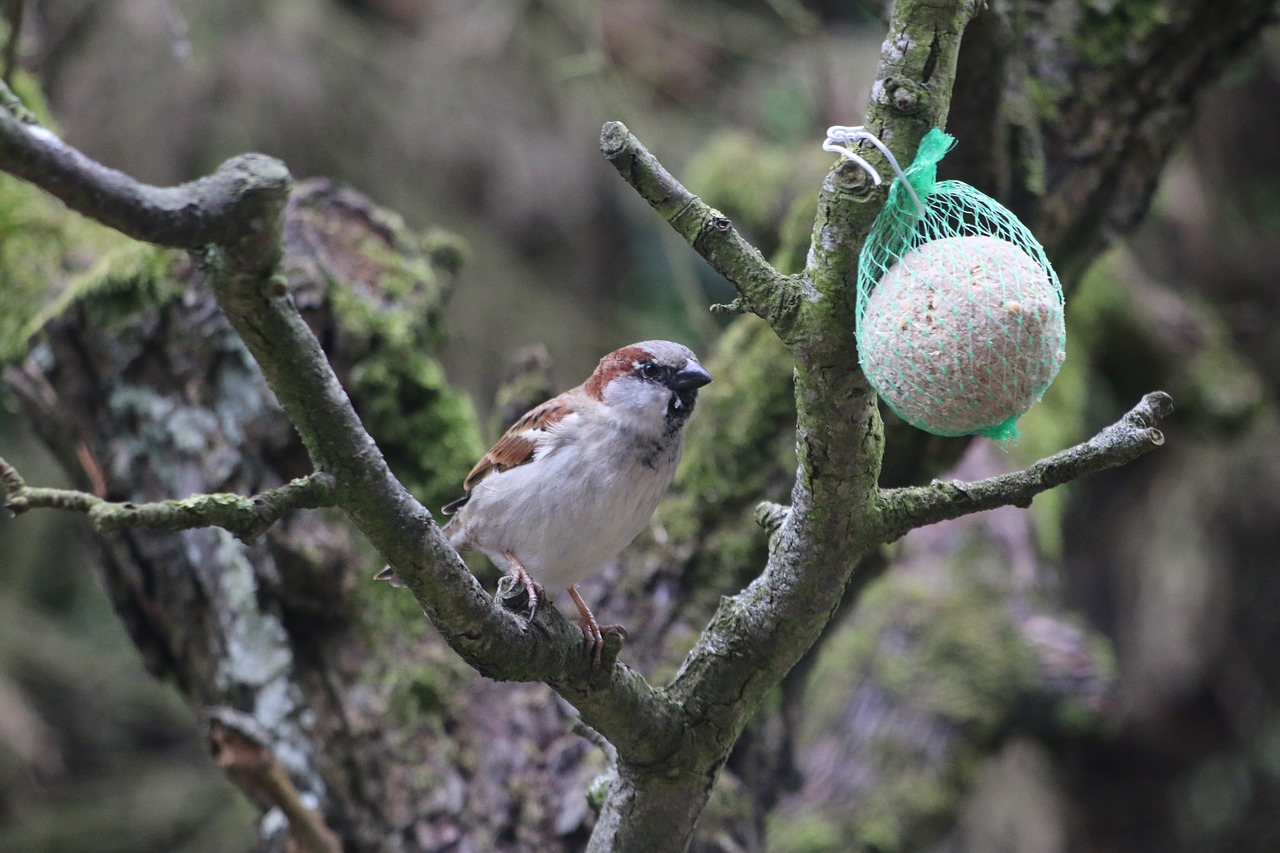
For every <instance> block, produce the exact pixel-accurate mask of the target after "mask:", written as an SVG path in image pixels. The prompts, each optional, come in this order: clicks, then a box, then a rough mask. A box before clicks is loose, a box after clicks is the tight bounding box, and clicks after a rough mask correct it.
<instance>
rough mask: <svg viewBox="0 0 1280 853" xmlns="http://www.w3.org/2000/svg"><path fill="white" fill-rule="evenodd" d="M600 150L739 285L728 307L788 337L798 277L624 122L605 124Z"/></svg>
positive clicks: (797, 300)
mask: <svg viewBox="0 0 1280 853" xmlns="http://www.w3.org/2000/svg"><path fill="white" fill-rule="evenodd" d="M600 150H601V151H602V152H603V153H604V156H605V158H606V159H608V160H609V162H610V163H612V164H613V166H614V168H615V169H617V170H618V174H620V175H622V177H623V178H624V179H625V180H626V182H627V183H628V184H630V185H631V186H632V187H634V188H635V190H636V192H638V193H639V194H640V196H641V198H643V199H644V200H645V201H647V202H649V204H650V205H652V207H653V209H654V210H656V211H658V213H660V214H661V215H662V218H663V219H665V220H667V223H668V224H669V225H670V226H671V227H672V228H674V229H675V230H676V232H677V233H679V234H680V236H681V237H683V238H684V239H685V240H686V241H687V242H688V243H689V245H690V246H692V247H693V248H694V250H695V251H696V252H697V253H698V254H700V255H702V257H703V258H704V259H705V260H706V261H707V263H709V264H711V266H712V267H713V268H714V269H715V270H716V272H718V273H720V274H721V275H723V276H724V277H725V278H727V279H728V280H729V281H730V282H732V283H733V285H734V287H736V288H737V289H738V292H739V293H740V294H742V296H741V299H740V300H734V302H732V303H730V305H731V306H732V307H731V308H730V309H729V310H732V311H734V312H735V313H736V312H741V311H751V312H753V313H755V314H757V315H759V316H760V317H763V318H764V319H765V320H767V321H768V322H769V325H770V326H772V327H773V330H774V331H775V332H776V333H777V334H778V336H779V337H780V338H782V339H783V340H784V341H789V340H791V338H792V335H793V333H794V326H795V321H796V317H797V314H798V312H799V308H800V304H801V302H802V289H801V286H800V283H799V281H798V280H797V279H793V278H790V277H788V276H785V275H783V274H782V273H780V272H778V271H777V270H776V269H774V268H773V267H772V266H770V265H769V262H768V261H766V260H765V259H764V256H763V255H761V254H760V251H759V250H758V249H757V248H756V247H755V246H753V245H751V244H750V243H749V242H747V241H746V240H745V239H744V238H743V237H742V235H741V234H739V233H738V230H737V229H736V228H734V227H733V223H732V222H731V221H730V220H729V219H728V218H727V217H726V216H725V215H724V214H723V213H721V212H720V211H718V210H716V209H715V208H713V207H710V206H709V205H707V204H706V203H705V202H703V201H702V199H700V198H698V197H697V196H696V195H694V194H693V193H691V192H689V190H687V189H685V187H684V185H682V184H681V183H680V182H679V181H678V180H676V179H675V177H673V176H672V174H671V173H670V172H668V171H667V170H666V169H665V168H664V167H663V165H662V164H661V163H659V162H658V158H656V157H654V156H653V155H652V154H650V153H649V150H648V149H647V148H645V147H644V145H643V144H641V142H640V140H639V139H637V138H636V137H635V134H633V133H632V132H631V131H629V130H627V126H626V125H624V124H623V123H622V122H620V121H611V122H608V123H607V124H605V126H604V129H603V130H602V131H601V132H600ZM713 310H714V309H713Z"/></svg>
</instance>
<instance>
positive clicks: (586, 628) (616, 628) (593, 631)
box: [569, 586, 627, 669]
mask: <svg viewBox="0 0 1280 853" xmlns="http://www.w3.org/2000/svg"><path fill="white" fill-rule="evenodd" d="M569 597H570V598H572V599H573V603H574V604H576V605H577V607H578V624H579V625H581V626H582V636H583V641H584V642H585V643H586V644H587V645H588V646H589V647H590V648H591V652H592V654H591V668H592V669H595V668H597V667H599V666H600V653H601V652H603V651H604V635H605V633H606V632H608V633H612V634H621V635H622V637H623V639H626V637H627V629H626V628H624V627H622V626H621V625H605V626H604V627H603V628H602V627H601V626H600V625H599V624H598V623H597V622H596V616H595V614H594V613H592V612H591V608H590V607H588V606H587V603H586V602H585V601H583V600H582V596H581V595H579V594H578V588H577V587H576V586H571V587H569Z"/></svg>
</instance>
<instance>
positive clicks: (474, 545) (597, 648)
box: [378, 341, 711, 668]
mask: <svg viewBox="0 0 1280 853" xmlns="http://www.w3.org/2000/svg"><path fill="white" fill-rule="evenodd" d="M710 381H711V374H709V373H707V371H706V370H704V369H703V367H702V365H701V364H699V363H698V359H697V356H695V355H694V354H693V352H692V351H690V350H689V349H688V348H687V347H685V346H682V345H681V344H677V343H672V342H671V341H643V342H641V343H637V344H632V345H631V346H626V347H623V348H622V349H619V350H615V351H614V352H611V353H609V354H608V355H606V356H605V357H604V358H602V359H600V363H599V364H598V365H596V369H595V370H594V371H593V372H592V374H591V375H590V376H589V377H587V380H586V381H585V382H583V383H582V384H581V385H579V386H577V387H576V388H572V389H570V390H568V391H565V392H564V393H563V394H560V395H559V396H556V397H553V398H551V399H550V400H548V401H546V402H545V403H543V404H542V405H540V406H536V407H534V408H533V409H531V410H530V411H528V412H526V413H525V414H524V415H523V416H521V417H520V418H519V419H518V420H516V422H515V423H514V424H512V426H511V428H510V429H508V430H507V432H506V433H505V434H504V435H503V436H502V438H500V439H499V440H498V442H497V443H496V444H495V445H494V446H493V447H492V448H490V449H489V452H488V453H486V454H485V455H484V458H482V459H481V460H480V461H479V462H477V463H476V466H475V467H474V468H472V469H471V473H470V474H468V475H467V478H466V479H465V480H464V481H463V483H462V488H463V490H464V491H465V494H464V495H463V496H462V497H461V498H459V499H457V500H455V501H453V502H452V503H450V504H448V505H446V506H445V507H444V510H443V511H444V513H445V514H446V515H451V516H452V518H451V519H450V520H449V522H448V524H446V525H445V527H444V529H443V533H444V534H445V536H446V537H447V538H448V540H449V544H451V545H452V546H453V547H454V548H456V549H457V550H459V551H480V552H482V553H483V554H485V555H486V556H487V557H488V558H489V559H490V560H492V561H493V562H494V564H495V565H497V566H499V567H502V566H504V565H505V566H506V567H508V568H509V569H510V573H511V574H512V575H513V576H514V577H515V579H516V580H517V581H518V582H519V583H520V584H521V585H522V586H523V587H524V589H525V590H526V592H527V593H528V596H529V618H530V619H531V620H532V619H533V617H534V615H535V614H536V613H537V608H538V603H539V601H541V600H542V598H543V595H544V593H543V588H542V585H543V584H544V583H545V584H549V585H552V586H554V587H559V588H564V589H567V590H568V592H569V596H570V597H571V598H572V599H573V603H574V605H575V606H576V607H577V609H578V616H579V619H578V624H579V625H580V626H581V627H582V633H583V638H584V641H585V643H586V645H587V646H589V650H590V652H591V655H592V666H593V668H594V667H598V666H599V665H600V654H601V651H602V650H603V648H604V633H603V632H604V631H616V632H618V633H621V634H622V635H623V636H626V631H625V629H623V628H622V626H620V625H608V626H605V628H604V629H602V628H601V627H600V625H599V624H598V623H597V622H596V618H595V615H594V614H592V612H591V608H589V607H588V606H587V603H586V602H585V601H583V600H582V596H581V595H580V594H579V593H578V589H577V585H578V583H579V582H581V581H582V580H584V579H585V578H586V577H587V576H588V575H590V574H591V573H592V572H594V571H596V570H597V569H599V568H600V567H601V566H602V565H604V564H605V563H607V562H608V561H609V560H611V559H613V558H614V557H616V556H617V555H618V553H619V552H621V551H622V549H623V548H625V547H626V546H627V545H628V544H630V542H631V541H632V540H633V539H635V538H636V536H637V535H639V533H640V531H642V530H643V529H644V527H645V525H646V524H648V522H649V518H650V517H651V516H652V515H653V511H654V509H656V508H657V506H658V501H659V499H660V498H661V497H662V495H663V493H664V492H666V490H667V486H669V485H670V484H671V478H672V477H673V476H674V475H675V472H676V465H677V464H678V463H679V462H680V454H681V452H682V450H683V449H684V430H685V426H686V425H687V424H688V422H689V416H690V415H692V414H693V408H694V404H695V403H696V401H697V398H698V389H699V388H701V387H702V386H703V385H706V384H707V383H708V382H710ZM378 578H380V579H387V580H393V579H394V575H393V574H392V573H391V570H390V568H387V569H384V570H383V571H382V572H381V573H380V574H379V575H378Z"/></svg>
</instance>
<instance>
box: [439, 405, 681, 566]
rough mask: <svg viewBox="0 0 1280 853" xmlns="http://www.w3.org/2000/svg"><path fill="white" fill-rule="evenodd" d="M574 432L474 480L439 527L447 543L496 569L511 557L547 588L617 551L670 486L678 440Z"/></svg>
mask: <svg viewBox="0 0 1280 853" xmlns="http://www.w3.org/2000/svg"><path fill="white" fill-rule="evenodd" d="M575 420H576V418H575ZM581 426H582V425H581V423H576V422H575V423H572V424H566V425H565V427H564V428H563V429H560V430H558V431H557V432H556V433H555V434H554V435H552V436H550V437H549V438H548V439H547V443H546V445H545V446H544V448H540V449H539V452H538V454H537V456H536V458H535V459H534V461H532V462H529V463H527V464H525V465H520V466H518V467H515V468H512V469H509V470H507V471H503V472H501V473H494V474H490V475H489V476H487V477H485V479H484V480H482V481H481V482H480V483H478V484H477V485H476V487H475V489H474V490H473V491H472V493H471V500H470V501H469V502H468V503H467V504H466V506H464V507H463V508H462V510H461V511H460V512H459V513H458V515H457V516H455V518H454V520H453V521H452V522H450V524H449V526H448V528H447V532H448V533H449V538H450V541H451V542H452V543H453V544H454V546H455V547H458V548H472V549H476V550H480V551H483V552H485V553H486V554H487V555H488V556H489V558H490V559H492V560H493V561H494V562H495V563H496V564H497V565H498V566H499V567H501V568H503V569H506V568H507V561H506V560H505V559H504V558H503V557H502V552H503V551H510V552H512V553H513V554H515V555H516V556H517V557H518V558H519V559H520V561H521V562H522V563H524V566H525V568H526V569H528V570H529V573H530V574H531V575H533V577H534V579H535V580H537V581H539V582H540V583H542V584H543V585H545V586H547V587H548V588H564V587H569V586H572V585H574V584H576V583H579V582H580V581H582V580H583V579H584V578H586V577H587V576H588V575H589V574H591V573H592V572H594V571H595V570H597V569H598V568H600V567H601V566H602V565H604V564H605V563H606V562H608V561H609V560H611V559H613V557H615V556H616V555H617V554H618V553H619V552H620V551H621V550H622V549H623V548H625V547H626V546H627V545H628V544H629V543H630V542H631V540H633V539H634V538H635V537H636V536H637V535H638V534H639V533H640V532H641V531H642V530H643V529H644V528H645V526H646V525H647V524H648V523H649V519H650V517H651V516H652V515H653V511H654V509H655V508H656V507H657V505H658V501H659V500H660V499H661V498H662V495H663V493H664V492H665V491H666V490H667V486H668V485H669V484H670V483H671V478H672V476H673V475H674V474H675V468H676V464H677V463H678V462H679V459H680V449H681V439H682V436H681V435H679V434H676V435H674V436H669V437H667V438H665V439H663V440H653V439H650V440H644V441H640V440H638V439H637V437H636V436H635V435H633V434H628V433H626V432H619V431H617V430H612V429H610V430H585V431H584V430H583V429H582V428H581ZM588 434H590V435H598V436H602V438H601V439H597V440H594V441H593V440H591V439H589V438H588V437H587V436H588Z"/></svg>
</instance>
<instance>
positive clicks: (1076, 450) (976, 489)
mask: <svg viewBox="0 0 1280 853" xmlns="http://www.w3.org/2000/svg"><path fill="white" fill-rule="evenodd" d="M1172 411H1173V400H1172V399H1171V398H1170V397H1169V395H1168V394H1166V393H1164V392H1163V391H1153V392H1151V393H1150V394H1147V395H1146V396H1145V397H1143V398H1142V400H1141V401H1140V402H1139V403H1138V405H1136V406H1134V407H1133V409H1131V410H1130V411H1129V413H1128V414H1126V415H1125V416H1124V417H1123V418H1121V419H1120V420H1119V421H1117V422H1116V423H1114V424H1112V425H1111V426H1109V427H1107V428H1106V429H1104V430H1102V431H1101V432H1099V433H1098V434H1097V435H1095V436H1094V437H1093V438H1091V439H1089V440H1088V441H1086V442H1084V443H1083V444H1077V445H1076V446H1075V447H1071V448H1068V449H1067V450H1063V451H1061V452H1060V453H1055V454H1054V455H1053V456H1049V457H1047V458H1045V459H1041V460H1040V461H1039V462H1036V463H1035V464H1034V465H1032V466H1030V467H1029V468H1026V469H1024V470H1022V471H1014V472H1013V473H1011V474H1001V475H999V476H997V477H988V478H987V479H985V480H978V481H977V482H973V483H962V482H960V481H958V480H952V481H950V482H945V483H942V482H937V483H932V484H930V485H928V486H910V487H906V488H900V489H884V490H882V491H881V492H880V519H881V525H880V540H881V541H882V542H892V541H893V540H895V539H897V538H899V537H901V536H903V535H905V534H906V533H907V532H908V531H910V530H914V529H915V528H917V527H923V526H924V525H926V524H934V523H935V522H939V521H946V520H948V519H952V518H959V517H960V516H963V515H969V514H970V513H974V512H981V511H982V510H987V509H995V508H996V507H1001V506H1022V507H1025V506H1030V505H1031V499H1032V498H1034V497H1035V496H1036V495H1038V494H1040V493H1041V492H1044V491H1048V490H1049V489H1052V488H1054V487H1055V486H1060V485H1062V484H1063V483H1067V482H1070V481H1072V480H1077V479H1079V478H1081V477H1084V476H1087V475H1089V474H1096V473H1097V472H1099V471H1105V470H1106V469H1108V468H1115V467H1117V466H1120V465H1124V464H1125V463H1127V462H1132V461H1133V460H1134V459H1137V458H1138V457H1139V456H1142V455H1143V454H1145V453H1147V452H1149V451H1151V450H1154V449H1155V448H1157V447H1159V446H1160V445H1161V444H1163V443H1164V435H1163V434H1162V433H1161V432H1160V430H1158V429H1156V425H1157V424H1158V423H1159V422H1160V421H1161V419H1163V418H1165V417H1167V416H1168V415H1169V413H1170V412H1172Z"/></svg>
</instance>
